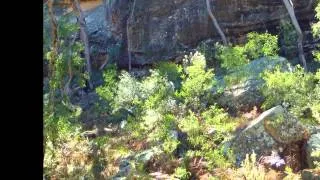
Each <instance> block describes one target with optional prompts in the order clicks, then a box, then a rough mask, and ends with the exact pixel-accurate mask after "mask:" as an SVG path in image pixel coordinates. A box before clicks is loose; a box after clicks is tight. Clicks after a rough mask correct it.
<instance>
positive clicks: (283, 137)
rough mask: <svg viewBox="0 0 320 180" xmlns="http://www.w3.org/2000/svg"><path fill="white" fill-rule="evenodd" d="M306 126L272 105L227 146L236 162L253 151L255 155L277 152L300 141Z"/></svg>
mask: <svg viewBox="0 0 320 180" xmlns="http://www.w3.org/2000/svg"><path fill="white" fill-rule="evenodd" d="M305 131H306V128H305V127H304V126H303V125H302V124H301V123H300V122H299V121H298V120H297V119H296V118H294V117H293V116H292V115H291V114H289V113H288V112H287V111H286V109H284V108H283V107H282V106H276V107H273V108H271V109H269V110H267V111H265V112H263V113H262V114H261V115H260V116H259V117H258V118H256V119H255V120H253V121H252V122H251V123H250V124H249V125H248V126H247V127H246V128H245V129H244V130H243V131H241V132H240V133H239V134H237V135H236V136H235V137H234V138H233V139H232V140H231V141H229V143H228V146H229V147H231V149H232V150H233V151H234V153H235V155H236V160H237V164H238V165H240V163H241V162H242V161H243V160H244V159H245V156H246V154H251V153H252V152H253V151H254V152H255V153H256V154H257V157H261V156H262V155H266V156H267V155H270V154H271V153H272V152H279V154H280V153H281V152H282V151H283V149H285V148H286V146H288V145H290V144H292V143H295V142H298V141H302V140H303V139H304V135H305Z"/></svg>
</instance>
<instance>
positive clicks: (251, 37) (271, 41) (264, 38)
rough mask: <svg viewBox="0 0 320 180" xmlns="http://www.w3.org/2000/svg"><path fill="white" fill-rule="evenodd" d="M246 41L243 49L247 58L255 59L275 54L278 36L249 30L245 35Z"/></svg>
mask: <svg viewBox="0 0 320 180" xmlns="http://www.w3.org/2000/svg"><path fill="white" fill-rule="evenodd" d="M247 38H248V42H247V43H246V44H245V46H244V49H245V52H246V55H247V57H248V58H249V59H251V60H252V59H257V58H260V57H268V56H277V55H278V51H279V47H278V36H277V35H272V34H269V33H263V34H258V33H256V32H251V33H249V34H248V35H247Z"/></svg>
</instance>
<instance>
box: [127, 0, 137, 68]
mask: <svg viewBox="0 0 320 180" xmlns="http://www.w3.org/2000/svg"><path fill="white" fill-rule="evenodd" d="M135 6H136V0H133V5H132V10H131V13H130V16H129V18H128V19H127V47H128V59H129V62H128V64H129V72H130V71H131V64H132V57H131V51H132V48H131V36H130V33H129V24H130V21H133V15H134V8H135Z"/></svg>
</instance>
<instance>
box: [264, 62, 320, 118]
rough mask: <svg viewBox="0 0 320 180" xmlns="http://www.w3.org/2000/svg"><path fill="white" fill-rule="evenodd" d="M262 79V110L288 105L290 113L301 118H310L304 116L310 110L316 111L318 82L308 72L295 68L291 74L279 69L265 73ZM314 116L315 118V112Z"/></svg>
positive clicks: (318, 100)
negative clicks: (263, 82)
mask: <svg viewBox="0 0 320 180" xmlns="http://www.w3.org/2000/svg"><path fill="white" fill-rule="evenodd" d="M262 78H263V79H264V80H265V85H264V86H263V88H262V93H263V95H264V96H265V97H266V100H265V102H264V103H263V106H262V107H263V108H264V109H269V108H271V107H272V106H275V105H279V104H282V103H283V102H286V103H289V105H290V108H289V109H290V111H291V112H292V113H294V114H295V115H296V116H298V117H301V118H312V117H310V115H308V114H306V113H307V112H308V111H309V110H311V109H317V104H318V102H320V99H319V97H320V96H319V80H317V79H316V76H315V75H314V74H312V73H310V72H305V71H304V70H303V68H301V67H300V66H296V67H295V68H294V70H293V71H292V72H282V71H281V70H280V68H276V69H275V70H273V71H266V72H264V73H263V75H262ZM314 113H315V116H317V115H316V114H317V113H316V112H314Z"/></svg>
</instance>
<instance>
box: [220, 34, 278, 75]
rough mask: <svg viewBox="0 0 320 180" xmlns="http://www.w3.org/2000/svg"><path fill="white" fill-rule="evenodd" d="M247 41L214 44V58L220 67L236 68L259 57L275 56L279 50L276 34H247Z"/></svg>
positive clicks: (232, 69)
mask: <svg viewBox="0 0 320 180" xmlns="http://www.w3.org/2000/svg"><path fill="white" fill-rule="evenodd" d="M247 38H248V41H247V43H246V44H244V45H242V46H241V45H237V46H223V45H219V44H216V45H215V49H216V51H217V53H216V58H217V59H218V60H219V61H220V62H221V67H223V68H225V69H227V70H231V71H234V70H237V68H238V67H240V66H242V65H245V64H247V63H249V61H250V60H254V59H257V58H260V57H270V56H277V53H278V51H279V47H278V36H274V35H271V34H269V33H262V34H258V33H256V32H251V33H248V34H247Z"/></svg>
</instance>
